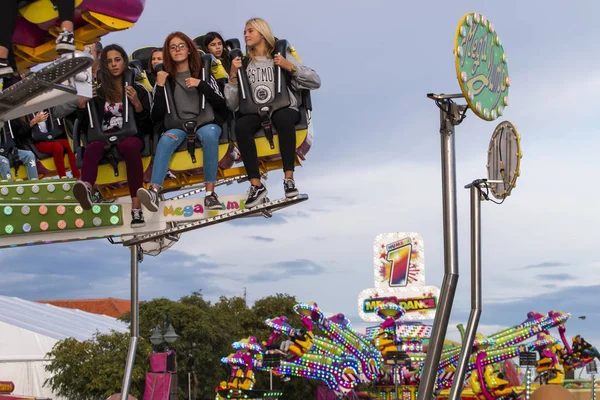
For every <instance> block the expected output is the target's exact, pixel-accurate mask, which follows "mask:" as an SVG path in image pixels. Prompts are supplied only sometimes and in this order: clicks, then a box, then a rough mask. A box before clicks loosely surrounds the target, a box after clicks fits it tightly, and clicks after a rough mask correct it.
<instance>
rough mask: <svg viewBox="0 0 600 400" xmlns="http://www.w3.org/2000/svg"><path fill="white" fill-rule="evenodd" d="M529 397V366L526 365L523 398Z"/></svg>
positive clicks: (527, 399)
mask: <svg viewBox="0 0 600 400" xmlns="http://www.w3.org/2000/svg"><path fill="white" fill-rule="evenodd" d="M530 397H531V366H530V365H528V366H527V371H526V372H525V400H529V398H530Z"/></svg>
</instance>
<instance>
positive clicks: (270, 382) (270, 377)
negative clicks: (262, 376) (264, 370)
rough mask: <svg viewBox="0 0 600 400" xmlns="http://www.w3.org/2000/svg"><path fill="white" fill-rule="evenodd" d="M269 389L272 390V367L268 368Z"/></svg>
mask: <svg viewBox="0 0 600 400" xmlns="http://www.w3.org/2000/svg"><path fill="white" fill-rule="evenodd" d="M269 390H270V391H271V392H272V391H273V367H271V368H269Z"/></svg>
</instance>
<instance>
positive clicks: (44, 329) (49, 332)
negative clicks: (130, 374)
mask: <svg viewBox="0 0 600 400" xmlns="http://www.w3.org/2000/svg"><path fill="white" fill-rule="evenodd" d="M111 330H115V331H117V332H127V331H128V326H127V324H125V323H123V322H120V321H117V320H116V319H115V318H111V317H108V316H104V315H97V314H91V313H88V312H84V311H80V310H72V309H67V308H60V307H55V306H53V305H50V304H39V303H34V302H31V301H27V300H22V299H19V298H16V297H5V296H0V381H12V382H13V383H14V384H15V391H14V394H15V395H25V396H34V397H38V398H48V399H53V400H62V399H61V398H60V397H58V396H56V395H54V394H53V393H52V391H51V390H50V389H49V388H47V387H44V386H43V385H44V381H45V380H46V379H48V378H49V377H50V375H49V373H47V372H46V371H45V369H44V366H45V365H46V364H47V363H48V360H47V359H46V357H45V356H46V353H48V352H49V351H50V350H52V347H53V346H54V344H55V343H56V342H58V341H59V340H63V339H66V338H68V337H72V338H75V339H77V340H79V341H84V340H87V339H91V338H92V337H93V336H94V334H95V333H96V332H100V333H110V331H111Z"/></svg>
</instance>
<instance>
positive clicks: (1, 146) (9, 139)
mask: <svg viewBox="0 0 600 400" xmlns="http://www.w3.org/2000/svg"><path fill="white" fill-rule="evenodd" d="M28 130H29V129H28V128H27V120H26V118H24V117H21V118H17V119H13V120H11V121H8V122H5V123H4V127H3V128H2V131H0V179H1V180H8V181H12V180H13V176H12V174H11V173H10V168H11V167H14V168H15V170H16V169H18V168H19V165H21V164H22V165H23V166H24V167H25V170H26V171H27V178H28V179H29V180H32V179H38V170H37V166H36V159H35V155H34V154H33V152H31V151H29V150H23V149H19V148H18V147H17V142H21V141H23V140H24V137H26V136H27V132H28Z"/></svg>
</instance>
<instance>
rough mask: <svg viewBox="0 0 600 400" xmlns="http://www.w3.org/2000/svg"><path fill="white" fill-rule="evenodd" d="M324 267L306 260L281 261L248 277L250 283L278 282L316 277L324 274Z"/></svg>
mask: <svg viewBox="0 0 600 400" xmlns="http://www.w3.org/2000/svg"><path fill="white" fill-rule="evenodd" d="M324 270H325V268H323V266H321V265H319V264H317V263H315V262H313V261H310V260H306V259H300V260H290V261H280V262H277V263H274V264H270V265H267V266H266V267H265V268H263V269H262V270H261V271H259V272H257V273H255V274H252V275H250V276H249V277H248V281H249V282H277V281H281V280H284V279H289V278H293V277H297V276H303V275H307V276H311V277H316V276H318V275H320V274H321V273H323V271H324Z"/></svg>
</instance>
